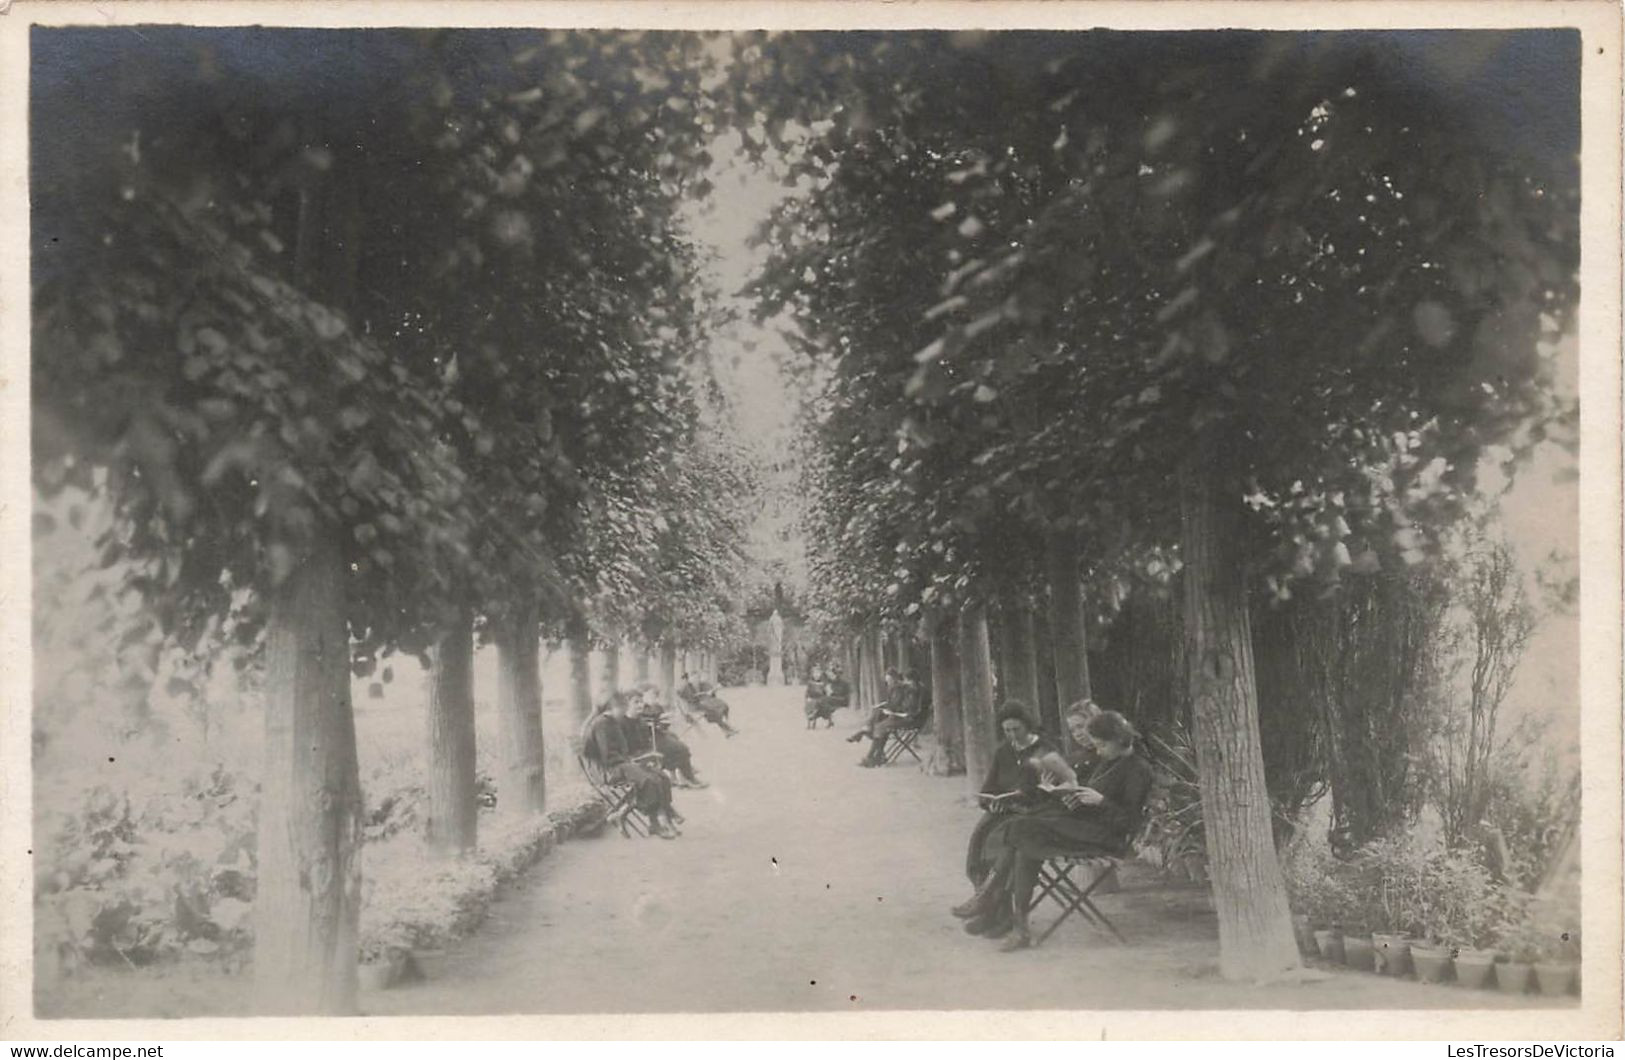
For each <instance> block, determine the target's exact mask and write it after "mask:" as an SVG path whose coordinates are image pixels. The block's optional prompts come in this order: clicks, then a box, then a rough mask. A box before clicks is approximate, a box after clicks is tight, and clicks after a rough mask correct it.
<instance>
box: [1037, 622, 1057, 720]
mask: <svg viewBox="0 0 1625 1060" xmlns="http://www.w3.org/2000/svg"><path fill="white" fill-rule="evenodd" d="M1032 615H1033V646H1034V649H1035V654H1036V656H1037V659H1038V704H1037V706H1038V720H1039V724H1040V725H1042V726H1043V728H1044V731H1045V732H1046V733H1048V734H1049V736H1050V739H1052V740H1059V739H1060V738H1061V699H1060V695H1059V694H1058V693H1057V692H1056V690H1055V641H1054V638H1052V637H1051V636H1050V630H1049V611H1048V608H1047V607H1045V608H1038V607H1035V608H1033V611H1032Z"/></svg>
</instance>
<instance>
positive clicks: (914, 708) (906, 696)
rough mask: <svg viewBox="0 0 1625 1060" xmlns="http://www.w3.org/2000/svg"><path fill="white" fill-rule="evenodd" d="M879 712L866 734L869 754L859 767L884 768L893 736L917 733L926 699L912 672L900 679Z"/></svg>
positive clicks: (922, 717)
mask: <svg viewBox="0 0 1625 1060" xmlns="http://www.w3.org/2000/svg"><path fill="white" fill-rule="evenodd" d="M880 709H881V715H882V716H881V718H880V719H879V721H878V722H877V723H876V724H875V725H874V726H873V727H872V728H871V729H870V731H869V738H870V744H869V753H868V754H867V755H864V757H863V760H862V761H860V762H859V763H858V765H860V766H883V765H885V764H886V741H887V740H888V739H889V738H890V737H891V735H892V733H894V732H900V731H902V730H904V729H918V728H919V727H920V723H921V722H922V721H923V720H924V714H925V697H924V696H923V695H922V694H921V691H920V684H919V682H918V681H916V680H915V679H914V673H913V671H910V672H909V673H907V674H905V675H903V678H902V680H901V681H899V682H898V684H897V692H896V694H895V695H894V696H893V697H892V698H891V700H890V701H889V702H888V703H886V704H885V705H884V706H882V707H881V708H880Z"/></svg>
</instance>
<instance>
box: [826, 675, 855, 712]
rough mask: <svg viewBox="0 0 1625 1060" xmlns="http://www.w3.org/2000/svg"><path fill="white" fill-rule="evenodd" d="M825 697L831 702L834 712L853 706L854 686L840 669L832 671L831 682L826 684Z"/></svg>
mask: <svg viewBox="0 0 1625 1060" xmlns="http://www.w3.org/2000/svg"><path fill="white" fill-rule="evenodd" d="M824 696H825V698H826V699H828V700H829V701H830V704H831V706H830V709H831V711H832V712H833V711H836V710H839V709H841V708H842V707H847V706H851V705H852V686H851V685H850V684H848V683H847V680H846V678H845V677H844V676H842V674H841V671H840V669H839V668H836V669H834V670H831V671H830V675H829V680H828V681H827V682H825V689H824Z"/></svg>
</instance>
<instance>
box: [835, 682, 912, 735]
mask: <svg viewBox="0 0 1625 1060" xmlns="http://www.w3.org/2000/svg"><path fill="white" fill-rule="evenodd" d="M901 686H902V676H901V675H900V674H898V672H897V670H896V669H895V668H893V667H887V668H886V676H885V677H883V678H882V679H881V686H880V702H879V703H876V704H875V705H874V706H873V707H872V708H870V710H869V716H868V717H867V718H865V719H863V727H862V728H860V729H859V730H858V731H857V732H855V733H853V734H852V735H851V736H848V737H847V738H846V742H847V743H857V742H858V741H859V740H862V739H864V738H865V737H869V738H873V737H874V734H875V729H876V728H877V727H878V726H879V725H880V723H881V722H883V721H885V720H886V710H887V708H888V707H890V706H891V705H892V704H894V703H895V704H898V705H899V706H900V705H901V704H902V700H901V699H900V698H899V696H900V689H901Z"/></svg>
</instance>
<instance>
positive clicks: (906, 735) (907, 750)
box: [886, 710, 931, 765]
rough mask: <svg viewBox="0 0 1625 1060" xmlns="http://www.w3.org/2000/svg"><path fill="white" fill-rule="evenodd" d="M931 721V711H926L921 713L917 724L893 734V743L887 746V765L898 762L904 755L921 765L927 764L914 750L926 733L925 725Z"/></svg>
mask: <svg viewBox="0 0 1625 1060" xmlns="http://www.w3.org/2000/svg"><path fill="white" fill-rule="evenodd" d="M930 720H931V711H930V710H924V711H922V712H921V713H920V720H919V721H918V722H917V723H915V724H914V725H910V726H909V727H908V728H906V729H897V730H896V731H894V732H893V733H892V734H891V743H889V744H888V745H887V746H886V764H887V765H891V764H892V763H894V762H896V761H897V760H898V759H899V758H902V757H903V755H904V754H907V755H908V756H909V757H910V758H912V759H914V761H916V762H918V763H920V764H921V765H924V764H925V759H923V758H921V757H920V752H918V751H916V750H915V749H914V745H915V744H916V743H918V742H919V739H920V733H922V732H924V731H925V724H926V722H928V721H930Z"/></svg>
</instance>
